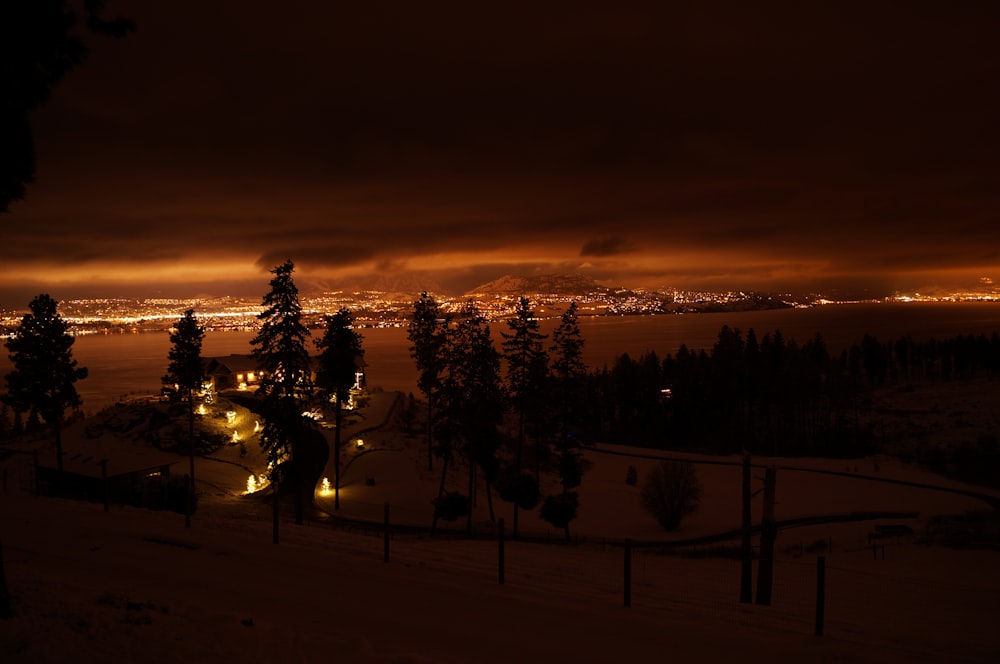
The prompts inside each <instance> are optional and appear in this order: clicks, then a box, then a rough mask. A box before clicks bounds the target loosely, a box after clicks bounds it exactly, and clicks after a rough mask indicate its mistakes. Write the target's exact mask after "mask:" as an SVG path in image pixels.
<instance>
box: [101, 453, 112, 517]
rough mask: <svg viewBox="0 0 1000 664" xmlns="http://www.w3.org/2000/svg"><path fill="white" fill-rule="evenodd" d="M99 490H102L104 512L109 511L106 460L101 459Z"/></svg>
mask: <svg viewBox="0 0 1000 664" xmlns="http://www.w3.org/2000/svg"><path fill="white" fill-rule="evenodd" d="M101 488H103V489H104V511H105V512H107V511H108V510H109V509H110V502H111V500H110V492H109V491H108V460H107V459H101Z"/></svg>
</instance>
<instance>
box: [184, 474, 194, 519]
mask: <svg viewBox="0 0 1000 664" xmlns="http://www.w3.org/2000/svg"><path fill="white" fill-rule="evenodd" d="M191 494H192V488H191V476H190V475H187V474H185V475H184V527H185V528H190V527H191V512H193V511H194V498H193V497H192V496H191Z"/></svg>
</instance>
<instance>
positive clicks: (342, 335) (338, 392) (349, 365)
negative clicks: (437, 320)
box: [316, 309, 365, 510]
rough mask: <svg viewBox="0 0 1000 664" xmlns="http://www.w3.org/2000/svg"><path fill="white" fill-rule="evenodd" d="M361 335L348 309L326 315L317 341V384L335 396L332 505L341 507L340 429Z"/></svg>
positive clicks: (360, 355)
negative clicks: (321, 335) (321, 336)
mask: <svg viewBox="0 0 1000 664" xmlns="http://www.w3.org/2000/svg"><path fill="white" fill-rule="evenodd" d="M361 340H362V336H361V335H360V334H359V333H358V332H357V330H355V329H354V318H353V317H352V316H351V312H350V311H348V310H347V309H341V310H340V311H338V312H337V313H336V314H334V315H333V316H327V317H326V330H325V332H324V333H323V338H321V339H318V340H317V341H316V348H317V349H318V350H319V352H320V354H319V358H318V360H319V361H318V367H317V372H316V386H317V387H319V388H320V389H321V390H322V391H323V392H324V393H325V394H326V395H328V396H330V397H331V398H332V399H333V403H334V417H335V425H336V426H335V429H336V430H335V433H334V448H333V449H334V482H333V506H334V509H337V510H339V509H340V446H341V440H340V428H341V426H340V425H341V422H342V413H343V406H344V403H345V402H346V401H347V400H348V398H350V391H351V387H352V386H353V385H354V384H355V383H356V382H357V370H358V365H359V362H360V360H361V359H362V358H363V357H364V354H365V351H364V349H363V348H362V347H361Z"/></svg>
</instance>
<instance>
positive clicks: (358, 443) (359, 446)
mask: <svg viewBox="0 0 1000 664" xmlns="http://www.w3.org/2000/svg"><path fill="white" fill-rule="evenodd" d="M357 445H358V449H361V448H362V447H364V446H365V441H363V440H361V439H360V438H358V442H357Z"/></svg>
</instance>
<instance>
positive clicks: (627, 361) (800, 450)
mask: <svg viewBox="0 0 1000 664" xmlns="http://www.w3.org/2000/svg"><path fill="white" fill-rule="evenodd" d="M998 374H1000V335H998V333H996V332H994V333H993V334H992V335H991V336H986V335H964V336H963V335H960V336H957V337H954V338H949V339H944V340H935V339H930V340H928V341H915V340H914V339H913V338H912V337H910V336H904V337H902V338H900V339H897V340H893V341H887V342H882V341H879V340H877V339H876V338H875V337H873V336H871V335H869V334H865V335H864V336H863V338H862V339H861V341H860V342H858V343H854V344H852V345H851V346H849V347H848V348H846V349H844V350H843V351H841V352H840V353H839V354H831V353H830V352H829V350H828V349H827V346H826V343H825V341H824V340H823V337H822V335H821V334H818V333H817V334H816V335H815V336H814V337H813V338H812V339H810V340H808V341H807V342H805V343H803V344H798V343H797V342H795V341H794V340H785V338H784V337H783V336H782V334H781V332H780V331H775V332H774V333H768V334H765V335H764V336H763V337H761V338H760V339H758V338H757V336H756V334H755V332H754V330H753V329H750V330H748V331H747V332H746V334H743V333H742V332H741V331H740V330H738V329H732V328H730V327H728V326H723V327H722V329H721V330H720V332H719V334H718V337H717V341H716V342H715V344H714V345H713V346H712V348H711V349H709V350H704V349H702V350H697V351H694V350H691V349H689V348H687V346H685V345H682V346H681V347H680V348H679V349H678V351H677V353H676V354H668V355H667V356H666V357H665V358H663V359H660V358H659V357H658V356H657V354H656V353H654V352H651V353H646V354H644V355H641V356H639V357H638V358H632V357H630V356H629V355H627V354H624V355H620V356H618V357H617V358H616V360H615V361H614V363H613V364H612V365H611V366H610V367H607V366H606V367H604V368H602V369H599V370H596V371H592V372H589V373H588V374H587V375H586V377H585V378H584V382H585V387H584V388H583V389H582V392H583V394H584V395H585V397H584V398H585V403H586V407H585V408H584V409H583V411H582V412H583V413H584V414H585V420H584V422H583V423H582V428H583V432H584V434H585V435H586V437H587V438H588V439H592V440H601V441H605V442H612V443H622V444H630V445H642V446H648V447H658V448H667V449H686V450H695V451H702V452H710V453H719V454H729V453H734V452H739V451H742V450H746V451H750V452H753V453H757V454H769V455H785V456H788V455H815V456H830V457H848V456H862V455H865V454H869V453H871V452H873V451H874V450H875V448H876V444H877V436H876V433H875V432H874V431H873V430H872V429H871V428H868V427H864V426H862V425H861V423H860V417H859V416H860V414H861V413H862V411H863V409H864V404H865V397H866V395H867V394H868V392H869V391H870V390H871V389H874V388H878V387H883V386H890V385H905V384H908V383H913V382H915V381H929V382H942V381H957V380H967V379H972V378H975V377H978V376H996V375H998Z"/></svg>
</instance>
